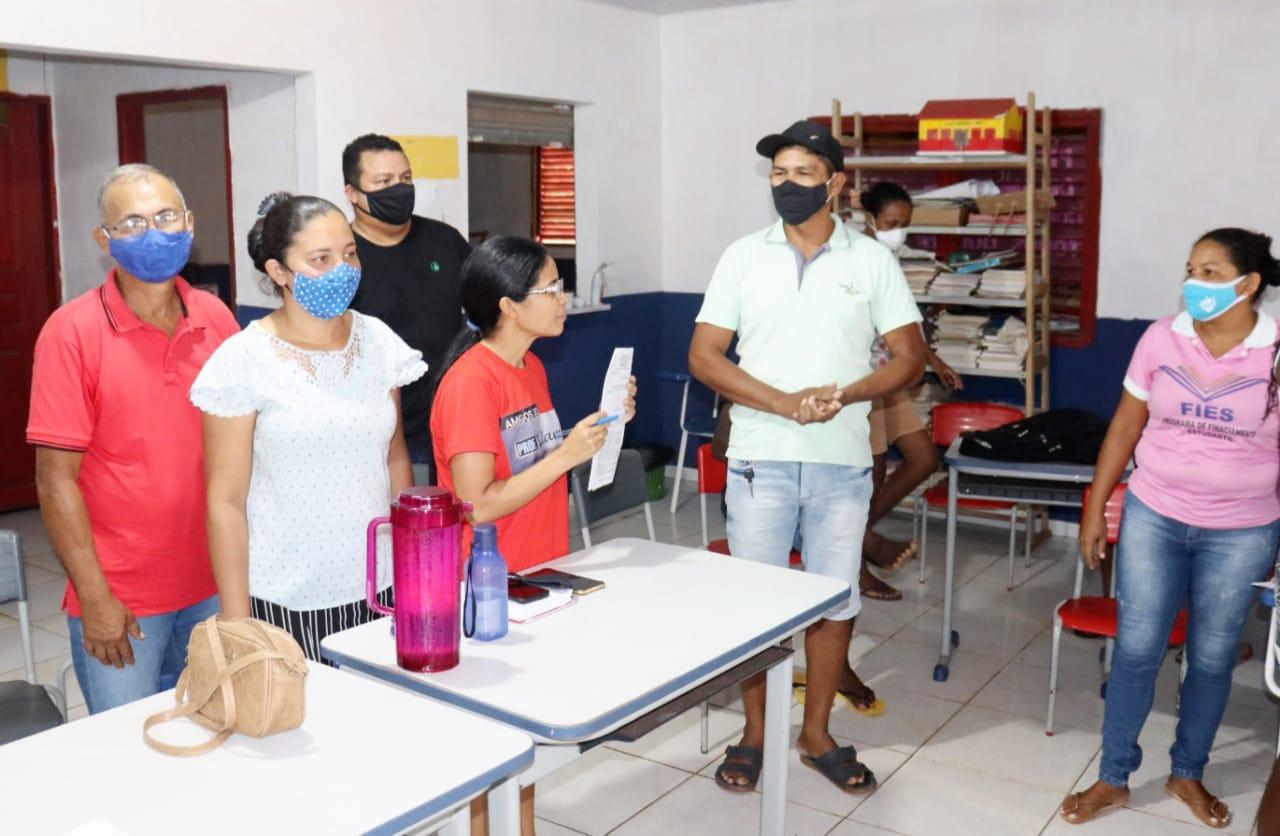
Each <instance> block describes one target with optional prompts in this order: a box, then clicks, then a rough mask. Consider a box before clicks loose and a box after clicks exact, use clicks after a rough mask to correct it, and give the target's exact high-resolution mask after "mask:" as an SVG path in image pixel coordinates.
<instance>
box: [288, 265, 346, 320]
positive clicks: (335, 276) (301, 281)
mask: <svg viewBox="0 0 1280 836" xmlns="http://www.w3.org/2000/svg"><path fill="white" fill-rule="evenodd" d="M293 276H294V280H293V298H294V299H297V300H298V304H299V305H301V306H302V309H303V310H304V311H306V312H307V313H309V314H311V315H312V316H314V317H315V318H316V319H333V318H334V317H339V316H342V315H343V314H344V313H345V312H346V310H347V306H348V305H350V304H351V299H352V298H353V297H354V296H355V295H356V288H357V287H359V286H360V268H359V267H352V266H351V265H350V264H347V263H346V262H343V263H342V264H339V265H338V266H337V267H335V268H333V269H332V270H330V271H329V272H328V273H325V274H324V275H323V276H308V275H306V274H304V273H296V272H295V273H294V274H293Z"/></svg>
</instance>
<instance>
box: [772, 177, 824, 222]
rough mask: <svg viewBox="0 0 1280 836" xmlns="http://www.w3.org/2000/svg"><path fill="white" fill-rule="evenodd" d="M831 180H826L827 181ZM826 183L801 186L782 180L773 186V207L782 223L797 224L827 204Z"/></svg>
mask: <svg viewBox="0 0 1280 836" xmlns="http://www.w3.org/2000/svg"><path fill="white" fill-rule="evenodd" d="M830 182H831V181H830V180H828V181H827V183H830ZM827 183H823V184H821V185H818V186H801V185H800V184H799V183H793V182H792V181H790V180H784V181H782V182H781V183H779V184H778V185H776V186H774V187H773V208H774V209H777V210H778V217H780V218H782V221H783V223H787V224H790V225H791V226H799V225H800V224H802V223H804V222H805V221H807V220H809V219H810V218H811V217H813V216H814V214H816V213H817V212H818V211H819V210H821V209H822V207H824V206H826V205H827V200H829V198H828V197H827Z"/></svg>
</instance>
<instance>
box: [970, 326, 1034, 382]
mask: <svg viewBox="0 0 1280 836" xmlns="http://www.w3.org/2000/svg"><path fill="white" fill-rule="evenodd" d="M1028 345H1029V341H1028V339H1027V325H1026V323H1025V322H1023V321H1022V320H1021V319H1018V318H1017V317H1016V316H1010V317H1007V318H1006V319H1005V320H1004V322H1003V323H1002V324H1001V325H1000V326H999V327H998V328H996V327H994V326H993V327H990V328H987V329H986V330H985V331H984V332H983V335H982V353H981V354H979V355H978V362H977V364H976V365H977V367H978V368H979V369H987V370H989V371H1009V372H1016V371H1021V370H1022V369H1023V368H1024V367H1025V365H1026V360H1027V347H1028Z"/></svg>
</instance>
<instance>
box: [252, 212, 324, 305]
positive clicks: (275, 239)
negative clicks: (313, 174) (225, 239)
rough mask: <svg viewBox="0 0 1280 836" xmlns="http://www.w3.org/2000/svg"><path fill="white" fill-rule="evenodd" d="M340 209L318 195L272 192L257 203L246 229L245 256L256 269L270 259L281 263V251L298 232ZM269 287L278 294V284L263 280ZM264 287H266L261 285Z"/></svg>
mask: <svg viewBox="0 0 1280 836" xmlns="http://www.w3.org/2000/svg"><path fill="white" fill-rule="evenodd" d="M330 212H337V213H338V214H340V215H341V214H342V210H341V209H339V208H338V207H337V206H334V205H333V204H332V203H330V202H329V201H327V200H325V199H324V198H322V197H311V196H310V195H293V194H289V193H288V192H272V193H271V194H269V195H267V196H266V197H265V198H263V199H262V203H260V204H258V220H257V222H255V223H254V225H253V228H252V229H250V230H249V236H248V243H249V257H250V258H251V259H253V266H254V267H256V268H258V270H259V271H261V272H263V273H266V272H267V262H268V261H271V260H272V259H274V260H276V261H278V262H280V263H281V264H284V254H285V251H286V250H288V249H289V248H290V247H292V246H293V241H294V239H295V238H296V237H297V235H298V233H299V232H301V231H302V228H303V227H305V226H306V225H307V224H308V223H310V222H311V221H312V220H314V219H315V218H318V217H320V216H321V215H327V214H329V213H330ZM266 284H269V285H270V291H271V292H272V293H274V294H275V295H276V296H280V295H281V290H280V287H279V285H277V284H275V283H274V282H272V281H271V280H270V279H267V280H266ZM264 289H266V287H265V285H264Z"/></svg>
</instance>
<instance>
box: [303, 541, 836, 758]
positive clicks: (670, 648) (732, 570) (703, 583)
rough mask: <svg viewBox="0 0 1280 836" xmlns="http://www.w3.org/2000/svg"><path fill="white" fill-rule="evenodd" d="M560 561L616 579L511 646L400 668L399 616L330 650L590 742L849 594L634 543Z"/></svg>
mask: <svg viewBox="0 0 1280 836" xmlns="http://www.w3.org/2000/svg"><path fill="white" fill-rule="evenodd" d="M550 565H552V566H554V567H555V568H557V569H562V570H564V571H568V572H573V573H575V574H580V575H585V576H587V577H591V578H596V579H599V580H602V581H604V582H605V583H606V584H607V586H606V588H605V589H603V590H601V591H599V592H595V593H593V594H591V595H586V596H583V597H581V598H579V599H578V600H577V603H576V604H574V605H573V606H571V607H568V608H566V609H564V610H561V611H559V612H556V613H552V614H551V615H548V616H546V617H545V618H542V619H540V620H538V621H534V622H532V623H529V624H524V625H518V624H512V625H511V632H510V633H509V634H508V635H507V636H506V637H505V638H503V639H501V640H499V641H496V642H479V641H474V640H471V639H463V643H462V652H461V657H462V661H461V663H460V664H459V665H458V666H457V667H456V668H454V669H453V670H449V671H444V672H442V673H433V674H418V673H413V672H410V671H406V670H403V669H401V668H400V667H399V666H398V665H397V664H396V659H395V643H394V642H395V640H394V639H393V638H392V636H391V632H390V626H389V623H388V622H387V621H386V620H382V621H375V622H372V623H369V624H365V625H363V626H361V627H356V628H354V629H351V630H346V631H343V632H341V633H338V634H335V635H331V636H329V637H328V638H326V639H325V640H324V642H323V644H322V646H321V652H322V653H323V654H324V655H325V656H326V657H327V658H330V659H333V660H334V661H336V662H337V663H338V664H339V665H342V666H350V667H351V668H353V669H355V670H358V671H361V672H364V673H368V674H369V675H371V676H375V677H379V678H382V679H386V680H387V681H389V682H393V683H395V684H397V685H400V686H403V687H406V688H410V689H413V690H415V691H418V692H420V693H423V694H426V695H428V696H431V697H434V698H436V699H439V700H444V701H446V702H450V703H453V704H455V705H458V706H460V707H462V708H466V709H468V710H470V711H474V712H476V713H478V714H482V715H484V716H486V717H492V718H493V719H495V720H499V721H501V722H504V723H508V724H510V725H513V726H515V727H517V728H519V729H521V730H523V731H527V732H529V733H530V734H532V735H533V736H534V737H535V738H539V739H542V740H550V741H563V742H573V741H584V740H592V739H594V738H597V737H601V736H602V735H605V734H607V733H608V732H610V731H613V730H614V729H616V728H618V727H619V726H622V725H624V724H625V723H627V722H629V721H630V720H632V719H634V718H636V717H639V716H640V715H642V714H644V713H646V712H648V711H650V710H652V709H653V708H655V707H657V706H659V705H662V704H663V703H665V702H667V701H668V700H670V699H671V698H672V697H675V696H677V695H679V694H681V693H683V692H684V691H687V690H689V689H690V688H692V687H693V686H695V685H697V684H699V683H701V682H703V681H705V680H707V679H710V678H711V677H712V676H714V675H716V674H718V673H720V672H721V671H724V670H727V669H728V668H730V667H733V666H734V665H735V664H737V663H739V662H741V661H742V660H743V659H745V658H748V657H750V656H752V655H754V654H755V653H757V652H759V651H760V650H763V649H764V648H765V647H768V646H769V645H770V644H774V643H777V642H778V641H780V640H782V639H783V638H786V637H787V636H790V635H793V634H794V633H796V632H798V631H799V630H801V629H803V628H804V627H806V626H808V625H809V624H812V623H813V622H815V621H817V620H818V619H819V618H820V617H821V616H822V614H823V613H825V612H826V611H827V610H829V609H831V608H832V607H833V606H836V605H838V604H840V603H842V602H843V601H844V600H845V599H846V598H847V597H848V595H849V585H848V584H846V583H844V582H843V581H838V580H834V579H832V578H826V577H822V576H821V575H814V574H807V573H805V572H800V571H796V570H793V569H781V568H776V567H773V566H765V565H763V564H759V563H752V562H750V561H746V560H739V559H735V558H731V557H726V556H724V555H719V554H712V553H710V552H705V551H702V550H700V549H694V548H690V547H687V546H669V545H665V544H661V543H652V542H649V541H648V540H636V539H630V538H624V539H618V540H611V541H609V542H607V543H602V544H600V545H598V546H595V547H593V548H590V549H587V550H585V551H581V552H577V553H575V554H572V555H569V556H567V557H565V558H562V559H560V560H557V561H553V562H552V563H551V564H550ZM512 606H518V605H516V604H512Z"/></svg>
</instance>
